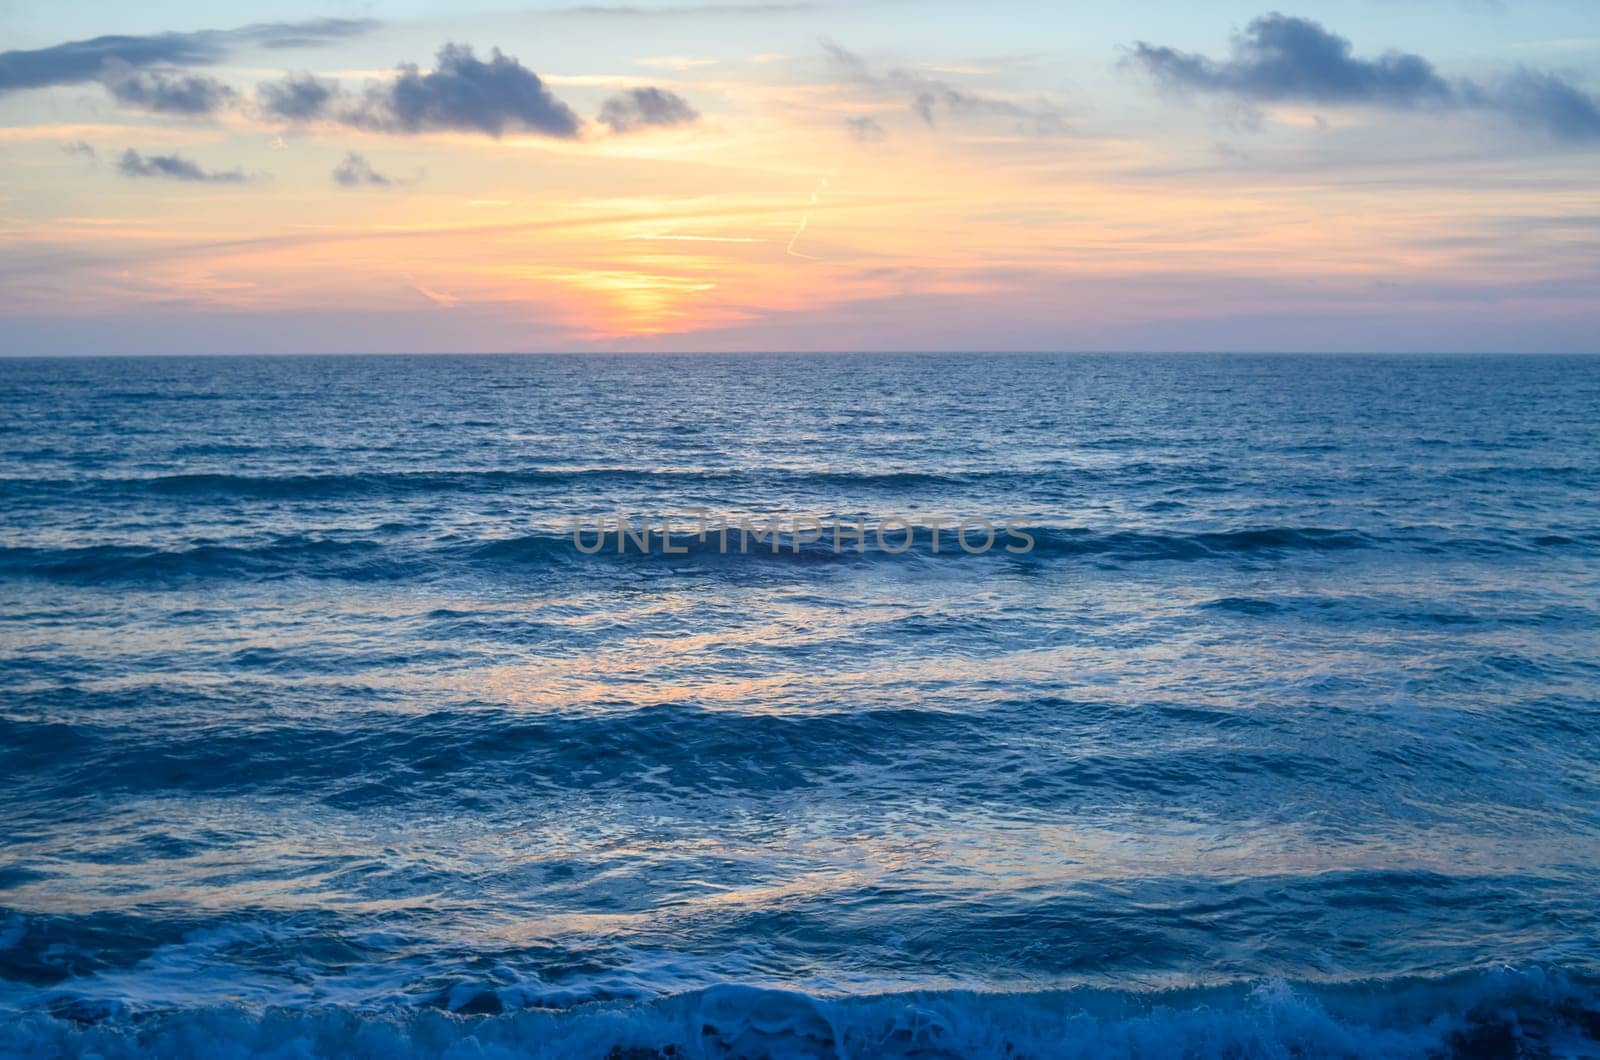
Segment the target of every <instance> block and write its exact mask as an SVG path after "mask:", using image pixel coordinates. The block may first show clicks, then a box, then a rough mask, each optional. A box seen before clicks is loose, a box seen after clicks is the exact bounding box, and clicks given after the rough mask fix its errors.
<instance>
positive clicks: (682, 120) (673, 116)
mask: <svg viewBox="0 0 1600 1060" xmlns="http://www.w3.org/2000/svg"><path fill="white" fill-rule="evenodd" d="M699 118H700V112H699V111H697V110H695V109H694V108H693V107H691V106H689V101H688V100H686V99H684V98H683V97H682V96H680V95H678V94H677V93H676V92H668V91H666V90H665V89H660V88H635V89H631V90H629V91H627V92H621V93H618V94H617V95H615V96H612V97H611V98H610V99H608V100H606V101H605V103H604V104H602V105H601V107H600V122H601V124H603V125H607V126H609V127H610V128H611V131H612V132H614V133H628V132H634V131H635V130H638V129H648V128H652V127H659V126H668V125H687V124H689V123H690V122H694V121H697V120H699Z"/></svg>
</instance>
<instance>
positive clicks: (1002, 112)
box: [822, 41, 1066, 133]
mask: <svg viewBox="0 0 1600 1060" xmlns="http://www.w3.org/2000/svg"><path fill="white" fill-rule="evenodd" d="M822 48H823V51H824V52H825V53H826V54H827V56H828V60H829V62H830V63H832V64H833V66H834V68H835V70H837V71H838V72H839V73H840V75H841V76H843V77H844V78H845V79H846V80H849V81H853V82H855V83H857V84H859V85H862V86H863V87H866V88H869V89H871V90H872V92H873V93H874V94H875V95H877V96H879V97H889V98H895V97H898V98H904V99H906V100H907V101H908V102H909V104H910V106H911V109H912V111H913V112H914V113H915V114H916V115H917V116H918V117H919V118H921V119H922V120H923V121H924V122H926V123H927V124H928V125H930V126H932V125H937V124H938V121H939V118H940V116H941V115H949V116H959V117H984V116H987V117H995V118H1014V119H1016V120H1018V121H1020V122H1022V123H1024V124H1025V125H1027V126H1028V127H1030V128H1032V129H1033V130H1034V131H1036V132H1040V133H1056V132H1061V131H1063V130H1064V129H1065V127H1066V125H1065V122H1064V121H1063V120H1062V117H1061V113H1060V112H1059V111H1058V110H1057V109H1056V108H1055V107H1053V106H1051V105H1049V104H1048V103H1042V102H1041V103H1039V104H1036V105H1034V106H1024V105H1023V104H1020V103H1016V102H1013V101H1012V100H1009V99H999V98H997V97H994V96H985V95H980V94H978V93H975V92H968V91H965V90H963V89H958V88H956V87H955V86H954V85H951V84H950V83H949V82H947V81H940V80H937V79H935V78H931V77H927V76H925V75H923V74H921V73H918V72H916V71H914V70H899V69H895V70H889V71H887V72H885V73H883V74H878V73H876V72H874V71H873V70H872V68H871V67H870V66H869V65H868V63H867V61H866V60H865V59H863V58H861V56H859V55H857V54H855V53H854V52H852V51H849V50H847V49H845V48H841V47H840V46H839V45H837V44H834V43H833V42H832V41H823V42H822Z"/></svg>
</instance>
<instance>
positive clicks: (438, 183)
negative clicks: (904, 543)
mask: <svg viewBox="0 0 1600 1060" xmlns="http://www.w3.org/2000/svg"><path fill="white" fill-rule="evenodd" d="M652 62H653V63H654V64H655V68H657V69H660V70H666V71H670V72H671V73H672V74H673V76H674V78H675V81H674V82H671V83H674V84H675V85H676V87H677V88H679V89H681V90H682V91H683V92H685V93H689V94H692V95H693V96H694V97H695V98H696V99H700V100H704V99H708V98H711V99H715V98H717V97H718V96H719V95H721V96H723V97H728V96H731V95H736V96H737V97H738V98H739V99H740V100H742V101H743V104H744V105H743V106H742V107H740V108H734V109H731V110H730V109H721V110H716V111H711V112H708V113H707V114H706V115H705V116H704V117H703V118H702V120H701V121H700V122H698V123H697V124H695V125H693V126H691V127H688V128H682V129H671V130H658V131H654V132H646V133H643V134H640V135H635V136H616V135H609V134H607V133H606V132H605V131H604V130H602V129H599V128H596V127H592V126H591V127H590V128H589V129H588V130H587V131H586V132H585V134H584V135H583V136H582V137H581V138H579V139H576V140H572V141H561V140H551V139H545V138H539V137H534V136H526V135H508V136H506V137H504V138H503V139H500V140H493V139H487V138H485V137H482V136H475V135H471V134H467V133H436V134H427V135H421V136H415V137H403V138H396V137H392V136H388V137H386V136H382V135H378V134H371V133H361V132H355V131H352V130H349V129H333V128H321V127H306V128H303V129H299V130H297V131H294V132H293V133H292V134H291V135H290V137H289V141H288V142H287V143H283V142H282V139H281V138H280V137H279V135H278V133H277V132H274V131H271V130H268V129H266V128H263V127H262V126H260V125H258V124H253V123H252V120H251V119H250V118H249V116H248V115H237V114H236V115H232V116H230V117H228V118H227V119H226V120H224V121H221V122H219V123H217V124H214V125H199V124H195V123H190V124H186V125H173V126H170V127H157V126H154V125H150V124H140V125H138V126H129V125H115V124H107V123H101V124H94V123H88V124H85V123H77V124H49V123H43V124H39V125H33V126H25V127H9V128H0V144H3V145H5V148H6V150H8V151H10V152H12V153H16V154H19V155H20V156H21V158H22V165H21V166H20V167H19V168H18V169H17V170H16V171H15V172H16V173H18V174H24V173H25V174H26V175H27V179H29V180H32V181H35V182H38V181H43V182H49V181H52V180H58V179H59V180H61V181H64V182H65V184H66V185H68V189H67V190H64V191H62V192H61V193H59V194H56V195H55V196H54V197H46V198H45V199H43V200H41V203H42V204H39V205H31V206H30V207H29V208H28V209H27V210H26V211H22V212H19V210H18V206H17V204H18V201H19V200H18V198H17V196H16V194H15V191H14V190H12V191H7V192H5V193H4V194H5V195H6V199H5V201H4V202H3V203H0V211H3V224H0V253H4V254H5V255H6V257H7V258H8V259H10V262H11V266H10V268H9V270H8V276H7V282H6V283H5V285H4V288H3V290H0V313H10V314H19V313H29V312H38V311H40V310H41V308H46V309H48V310H49V311H52V312H57V313H64V314H84V315H94V314H114V313H118V312H125V311H156V310H158V309H159V310H161V311H163V312H208V313H228V312H274V313H278V312H282V313H296V312H306V311H310V312H350V311H354V312H365V313H396V312H428V311H437V312H441V313H453V314H456V317H455V318H454V319H456V320H464V319H466V318H469V317H471V316H472V315H473V314H475V313H487V314H491V315H492V316H493V317H494V319H496V320H499V321H502V322H504V324H505V327H506V329H507V331H508V333H509V334H511V335H513V336H514V335H516V334H517V329H518V328H526V329H528V330H527V334H528V335H529V336H539V338H538V339H537V340H536V339H534V338H530V339H529V340H528V341H527V343H526V345H527V346H536V345H539V344H540V343H541V342H551V343H554V344H556V345H560V344H561V343H564V342H568V341H570V342H572V343H574V344H576V345H580V346H581V345H585V344H599V345H606V344H608V343H613V342H630V341H634V342H636V341H642V340H648V339H649V338H650V337H652V336H701V337H703V338H704V339H705V340H706V342H707V343H708V344H712V345H714V344H715V343H716V342H717V341H718V339H717V336H718V335H719V334H720V333H722V332H728V333H729V334H733V335H739V334H746V333H747V332H745V331H740V330H739V329H751V328H755V329H759V328H761V327H763V326H767V325H769V324H772V323H774V322H780V323H784V322H788V323H792V324H793V325H794V326H810V325H811V324H812V323H813V322H817V323H819V325H820V324H821V323H826V322H829V321H832V322H837V325H838V326H839V327H841V328H843V330H841V331H839V332H837V334H838V335H840V336H842V338H839V339H836V340H834V341H835V342H845V343H848V341H849V339H850V337H851V336H852V335H853V334H854V332H853V331H851V330H850V328H849V323H848V322H849V321H851V320H852V319H854V317H855V314H857V313H858V312H869V311H870V312H879V310H877V309H874V308H873V307H888V308H887V309H884V310H882V312H881V313H880V317H882V315H883V313H887V314H888V316H887V317H885V318H884V319H889V320H891V321H892V319H893V316H894V314H896V313H900V314H902V316H903V320H904V323H905V324H906V326H907V327H908V328H910V329H911V332H910V333H912V334H916V333H918V332H917V329H920V328H926V327H931V328H935V329H936V328H937V327H938V324H937V323H936V322H935V321H936V319H937V315H938V314H939V313H942V312H945V311H946V310H948V311H949V312H951V313H963V314H966V316H965V317H963V319H973V320H977V321H979V322H982V321H984V320H986V319H988V317H989V316H990V315H992V316H993V317H994V318H995V319H998V320H1001V321H1005V320H1008V319H1010V318H1012V317H1017V318H1019V319H1024V320H1031V321H1037V322H1040V323H1041V324H1049V325H1055V326H1060V327H1076V326H1083V327H1088V328H1090V329H1093V328H1096V327H1108V326H1113V325H1117V324H1119V323H1124V324H1125V323H1129V322H1133V323H1137V322H1139V321H1140V320H1141V319H1142V318H1143V317H1146V316H1149V315H1152V314H1157V315H1160V314H1165V315H1168V316H1174V315H1175V316H1180V317H1202V318H1204V317H1216V316H1220V315H1226V314H1228V313H1250V312H1261V311H1262V307H1263V303H1262V299H1263V298H1264V297H1268V296H1270V297H1271V299H1273V301H1272V302H1271V303H1270V304H1269V307H1270V308H1272V309H1274V310H1278V309H1281V310H1283V311H1285V312H1294V311H1297V310H1299V309H1302V308H1308V307H1315V308H1318V309H1324V310H1325V309H1329V308H1330V307H1331V308H1332V309H1333V310H1338V309H1339V308H1340V307H1349V306H1362V305H1371V304H1373V303H1374V302H1375V301H1377V302H1379V303H1381V302H1382V300H1383V299H1385V298H1389V299H1393V298H1394V297H1395V295H1393V294H1390V293H1388V292H1398V291H1410V292H1413V297H1415V292H1418V291H1427V292H1431V291H1438V290H1444V289H1446V288H1447V289H1448V290H1447V291H1445V293H1444V294H1442V295H1440V296H1439V297H1440V298H1442V299H1444V301H1445V303H1447V304H1448V303H1459V302H1460V301H1461V300H1462V299H1470V298H1474V297H1476V296H1477V294H1478V293H1480V292H1488V291H1493V290H1495V289H1496V288H1497V287H1498V286H1501V285H1503V284H1504V282H1505V276H1506V273H1505V268H1506V266H1507V263H1509V262H1514V263H1515V268H1516V275H1517V279H1518V282H1519V283H1520V284H1522V285H1523V286H1524V287H1526V286H1527V285H1529V284H1533V283H1537V282H1540V281H1545V282H1548V283H1550V284H1552V285H1555V284H1559V283H1560V282H1562V280H1563V279H1564V278H1565V277H1566V276H1569V275H1571V273H1572V270H1573V269H1574V268H1578V267H1586V266H1584V265H1583V263H1584V262H1587V261H1588V260H1589V259H1590V258H1591V257H1592V255H1593V253H1594V251H1595V246H1594V235H1593V232H1592V231H1591V230H1583V231H1573V230H1567V231H1566V236H1567V238H1565V239H1554V240H1553V239H1551V238H1549V236H1550V228H1551V226H1552V225H1554V226H1556V227H1558V228H1559V225H1560V221H1561V219H1562V218H1563V217H1568V216H1580V215H1582V214H1583V213H1584V211H1586V210H1588V209H1589V206H1588V205H1586V202H1587V199H1586V195H1587V192H1586V190H1585V188H1584V185H1583V180H1582V175H1581V173H1580V171H1579V170H1581V167H1579V168H1578V169H1573V168H1572V166H1571V165H1567V166H1566V168H1562V167H1560V166H1555V167H1552V168H1551V169H1550V170H1549V171H1548V172H1547V173H1546V174H1544V175H1543V176H1541V178H1540V179H1529V177H1528V174H1527V172H1526V167H1525V166H1523V165H1520V164H1518V163H1516V162H1515V161H1505V160H1500V161H1496V160H1493V159H1489V158H1481V159H1477V160H1473V159H1466V160H1463V161H1461V162H1459V163H1457V164H1455V165H1454V167H1453V168H1452V169H1451V170H1450V171H1449V172H1448V174H1444V173H1441V172H1440V170H1439V169H1438V168H1437V165H1436V164H1435V161H1434V160H1433V159H1432V158H1431V156H1430V155H1429V153H1428V152H1427V151H1426V150H1422V149H1420V148H1419V149H1417V150H1416V151H1413V152H1409V153H1408V152H1406V151H1397V152H1396V155H1395V157H1385V158H1381V159H1371V160H1369V161H1367V162H1360V161H1355V160H1343V161H1337V162H1329V163H1328V165H1320V164H1313V163H1314V162H1315V160H1314V159H1313V160H1312V162H1307V161H1306V160H1305V159H1304V157H1303V156H1302V155H1301V154H1300V153H1298V152H1299V149H1298V148H1296V149H1295V150H1288V149H1285V148H1283V147H1282V146H1281V145H1280V146H1277V147H1274V146H1271V145H1266V144H1264V146H1263V148H1262V149H1263V150H1276V151H1278V154H1277V155H1274V156H1273V157H1272V158H1271V159H1269V160H1268V161H1270V162H1271V163H1272V164H1258V163H1256V162H1252V163H1251V164H1248V165H1246V164H1239V163H1238V162H1237V160H1234V159H1230V158H1229V157H1227V156H1226V155H1225V154H1218V153H1217V151H1216V150H1215V149H1214V144H1209V143H1198V142H1193V141H1185V142H1179V143H1168V144H1157V143H1156V142H1154V141H1153V140H1151V139H1150V138H1148V137H1139V136H1133V135H1128V134H1126V133H1124V134H1122V135H1118V136H1108V135H1104V134H1101V135H1098V136H1093V135H1088V134H1087V133H1085V132H1083V131H1081V130H1077V129H1072V130H1067V131H1061V132H1055V133H1050V134H1042V133H1039V132H1037V131H1029V130H1026V129H1019V128H1016V127H1015V126H1016V122H1015V121H1010V122H1007V121H990V122H988V123H984V122H978V121H968V122H966V123H959V122H946V123H944V124H942V125H939V126H937V127H928V126H925V125H923V124H920V123H918V122H916V121H914V120H909V119H907V117H906V113H905V107H904V103H903V101H902V102H898V103H897V102H895V101H893V100H887V99H880V98H871V97H869V98H863V96H862V95H861V94H860V92H858V91H853V90H852V89H851V88H850V86H848V85H840V84H805V83H794V82H792V81H785V80H781V79H780V80H775V81H774V80H762V79H760V78H752V77H750V76H746V77H745V78H744V79H743V80H740V79H738V78H735V77H733V76H732V74H730V73H729V72H728V70H727V68H726V67H724V66H721V65H711V64H707V63H700V62H698V61H696V60H695V59H694V57H692V56H670V55H669V56H664V57H661V58H659V59H657V60H653V61H652ZM775 62H777V60H775ZM645 67H646V69H649V68H651V66H650V64H645ZM747 69H753V67H751V68H747ZM919 69H920V70H921V72H922V73H926V74H928V75H929V76H933V75H935V74H937V75H938V76H942V77H962V78H980V77H981V76H983V75H984V73H985V70H984V68H983V67H982V66H981V65H976V64H965V65H964V64H945V65H943V66H938V67H934V66H929V67H926V68H919ZM701 75H703V79H699V80H696V78H700V77H701ZM636 80H640V79H639V78H636V77H634V75H632V74H629V75H626V76H624V75H615V76H613V75H604V76H601V75H583V76H578V75H569V76H566V77H565V78H563V77H561V76H557V75H552V76H551V77H550V81H551V83H552V84H569V83H570V84H571V85H573V86H577V85H578V84H579V83H580V82H581V83H584V84H588V83H589V82H593V83H595V84H597V85H598V84H602V83H603V84H605V85H607V86H615V85H621V84H625V83H626V84H632V83H633V82H634V81H636ZM643 81H648V82H649V83H651V84H656V85H660V84H665V83H669V82H664V81H662V79H660V78H650V77H646V78H644V79H643ZM641 83H642V82H641ZM991 96H992V98H995V99H1012V98H1015V99H1023V98H1026V97H1025V96H1023V95H1017V94H1012V95H1007V94H1006V93H1001V92H996V93H992V94H991ZM849 119H872V120H879V119H881V120H882V121H883V122H888V123H893V122H895V121H896V120H898V124H897V125H895V126H894V132H893V134H892V135H887V136H886V138H884V139H883V140H882V141H881V142H858V141H857V140H856V139H854V138H852V136H851V135H850V132H849V127H848V125H847V120H849ZM1263 120H1265V121H1267V122H1269V123H1271V124H1272V126H1273V127H1274V128H1275V129H1277V130H1278V131H1279V132H1280V133H1281V135H1283V136H1287V137H1307V138H1311V137H1327V136H1343V135H1354V134H1355V132H1359V129H1358V128H1357V127H1359V126H1360V124H1361V121H1362V115H1361V114H1360V113H1359V112H1349V113H1346V114H1344V115H1342V116H1340V117H1338V118H1337V120H1334V121H1329V120H1328V119H1327V118H1326V117H1325V116H1324V115H1323V114H1322V112H1320V111H1313V110H1309V109H1305V108H1289V107H1284V108H1277V109H1274V110H1273V111H1271V112H1270V113H1268V114H1267V115H1266V116H1265V117H1264V119H1263ZM1352 130H1355V132H1353V131H1352ZM78 141H83V142H86V143H87V142H93V143H95V144H96V145H97V155H96V157H95V158H94V159H92V160H90V161H87V162H86V161H84V160H83V159H79V158H72V157H69V156H68V155H67V154H66V153H65V152H63V151H61V145H62V144H65V143H74V142H78ZM275 142H276V143H278V144H279V145H280V146H279V147H275V146H274V143H275ZM1307 142H1311V141H1310V140H1308V141H1307ZM130 146H136V147H137V148H138V149H140V150H142V151H144V152H146V153H147V154H148V153H151V152H158V151H165V152H176V153H179V154H181V155H182V156H183V157H184V158H187V159H192V160H194V161H196V162H197V163H198V164H200V165H201V166H202V167H204V168H206V169H208V170H227V169H234V168H237V169H239V170H241V171H242V172H244V173H245V174H246V175H247V176H248V177H249V178H250V179H249V180H247V181H245V182H243V183H215V184H195V185H184V186H182V187H181V189H180V190H179V191H175V190H174V186H173V185H171V184H170V183H167V182H161V181H153V180H136V179H128V178H124V177H119V176H118V175H117V174H116V173H115V167H116V163H117V159H118V157H119V156H120V153H121V151H122V150H123V149H124V148H125V147H130ZM346 151H355V152H358V153H361V154H363V155H365V156H366V157H368V158H369V159H370V160H371V162H372V164H373V165H374V166H375V167H376V168H377V169H379V170H381V171H382V172H383V173H385V174H387V175H388V176H389V177H390V178H391V181H392V183H391V184H390V186H387V187H378V188H357V189H349V188H336V187H333V186H332V182H331V181H330V179H329V176H328V174H329V171H330V170H331V168H332V166H333V165H334V164H335V163H337V162H338V161H339V159H340V158H341V157H342V155H343V153H344V152H346ZM1330 165H1331V166H1334V168H1332V169H1330V168H1329V166H1330ZM268 173H270V174H271V175H270V176H268V175H266V174H268ZM14 179H21V177H17V178H14ZM1519 217H1526V218H1529V219H1531V220H1530V223H1529V226H1528V228H1527V229H1526V230H1525V231H1519V230H1517V229H1516V227H1515V226H1514V225H1508V224H1507V221H1508V220H1512V221H1514V220H1515V219H1516V218H1519ZM1540 219H1542V220H1540ZM1541 226H1542V227H1541ZM1445 234H1448V235H1449V236H1450V238H1442V236H1444V235H1445ZM1428 297H1432V296H1431V295H1429V296H1428ZM1519 297H1537V295H1536V294H1528V295H1521V296H1519ZM902 303H903V304H904V305H906V306H908V307H909V308H906V309H903V310H900V309H895V308H894V307H895V306H897V305H899V304H902ZM1507 304H1513V303H1507ZM930 310H931V311H932V312H933V314H934V316H933V317H930V316H929V311H930ZM889 334H893V332H892V331H891V332H889ZM549 336H554V338H548V337H549ZM729 341H734V340H729ZM745 342H746V344H748V340H745ZM519 345H521V344H519Z"/></svg>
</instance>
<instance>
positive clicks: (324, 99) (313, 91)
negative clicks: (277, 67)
mask: <svg viewBox="0 0 1600 1060" xmlns="http://www.w3.org/2000/svg"><path fill="white" fill-rule="evenodd" d="M338 97H339V84H338V82H336V81H324V80H323V79H321V78H319V77H312V76H311V75H310V74H288V75H285V76H284V78H283V79H282V80H280V81H265V82H262V83H261V84H259V85H257V86H256V103H257V104H258V105H259V106H260V107H261V109H262V111H264V112H265V113H267V114H269V115H271V116H272V117H275V118H286V119H288V120H289V121H310V120H312V119H313V118H320V117H322V115H323V114H324V113H326V112H327V110H328V108H329V107H330V106H331V105H332V104H333V102H334V100H335V99H337V98H338Z"/></svg>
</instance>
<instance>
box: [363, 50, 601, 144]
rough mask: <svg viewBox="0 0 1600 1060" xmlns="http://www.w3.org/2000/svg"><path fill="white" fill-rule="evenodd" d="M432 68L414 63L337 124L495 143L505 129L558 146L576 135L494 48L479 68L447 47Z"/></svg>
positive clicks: (546, 96) (573, 124) (563, 115)
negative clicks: (468, 135)
mask: <svg viewBox="0 0 1600 1060" xmlns="http://www.w3.org/2000/svg"><path fill="white" fill-rule="evenodd" d="M436 62H437V65H436V66H435V67H434V69H433V70H431V71H430V72H428V73H423V72H422V71H421V70H420V69H418V67H417V66H416V64H415V63H404V64H402V65H401V66H399V67H398V68H397V69H398V72H399V76H397V77H396V78H395V79H394V80H393V81H392V82H389V83H388V84H383V85H374V86H372V87H371V88H369V89H368V90H367V96H366V99H365V101H364V102H363V104H362V105H361V107H360V108H359V109H358V110H356V111H354V112H352V113H351V114H349V115H347V116H345V118H344V119H343V120H345V121H346V122H348V123H349V124H353V125H357V126H360V127H362V128H366V129H372V130H376V131H379V132H394V133H419V132H427V131H429V130H434V129H455V130H462V131H469V132H482V133H487V134H489V135H490V136H494V137H499V136H500V135H501V134H502V133H504V132H505V131H506V130H507V129H508V128H509V129H513V130H518V129H520V130H525V131H528V132H536V133H541V134H543V135H545V136H554V137H561V138H570V137H574V136H576V135H578V128H579V125H580V124H581V123H580V121H579V119H578V116H577V115H576V114H574V113H573V111H572V108H570V107H568V106H567V105H566V104H565V103H563V102H561V100H559V99H557V98H556V97H555V96H554V95H553V94H552V93H551V92H550V90H549V89H548V88H546V87H545V84H544V82H543V81H541V80H539V75H538V74H536V73H534V72H533V71H532V70H529V69H528V68H527V67H526V66H523V65H522V64H521V63H520V62H518V61H517V60H516V59H513V58H511V57H510V56H507V55H504V54H502V53H501V51H500V49H499V48H496V49H494V51H493V52H491V53H490V58H489V61H488V62H484V61H483V60H482V59H479V58H478V57H477V56H475V55H473V53H472V48H471V47H469V46H468V45H465V44H446V45H445V46H444V47H442V48H440V49H439V54H438V56H437V59H436Z"/></svg>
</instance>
